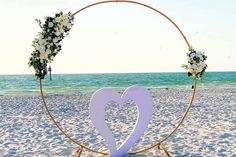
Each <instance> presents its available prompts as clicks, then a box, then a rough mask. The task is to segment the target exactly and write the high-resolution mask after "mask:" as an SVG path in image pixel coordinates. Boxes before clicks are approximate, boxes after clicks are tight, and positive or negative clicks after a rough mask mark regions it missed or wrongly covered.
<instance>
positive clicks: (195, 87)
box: [40, 0, 197, 155]
mask: <svg viewBox="0 0 236 157" xmlns="http://www.w3.org/2000/svg"><path fill="white" fill-rule="evenodd" d="M114 2H115V3H118V2H122V3H131V4H136V5H140V6H143V7H146V8H148V9H151V10H153V11H155V12H157V13H159V14H160V15H162V16H163V17H164V18H166V19H167V20H168V21H169V22H171V23H172V24H173V25H174V26H175V28H176V29H177V30H178V31H179V33H180V34H181V36H182V37H183V39H184V41H185V43H186V44H187V46H188V48H190V44H189V42H188V40H187V38H186V37H185V35H184V34H183V32H182V31H181V30H180V28H179V27H178V26H177V25H176V23H175V22H174V21H173V20H171V19H170V18H169V17H168V16H167V15H165V14H164V13H162V12H161V11H159V10H157V9H155V8H153V7H151V6H149V5H146V4H143V3H140V2H135V1H130V0H109V1H100V2H97V3H93V4H90V5H88V6H86V7H84V8H82V9H80V10H78V11H77V12H75V13H74V14H73V15H77V14H78V13H80V12H82V11H83V10H86V9H88V8H90V7H93V6H96V5H99V4H104V3H114ZM196 89H197V80H196V79H195V80H194V89H193V92H192V96H191V98H190V102H189V105H188V107H187V109H186V111H185V112H184V114H183V116H182V118H181V119H180V121H179V122H178V123H177V125H176V127H175V128H174V129H173V130H172V131H170V133H169V134H168V135H167V136H166V137H164V138H163V139H162V140H161V141H160V142H157V143H155V144H153V145H151V146H149V147H147V148H144V149H141V150H138V151H134V152H129V154H138V153H142V152H145V151H148V150H150V149H153V148H155V147H162V146H161V144H162V143H163V142H165V141H166V140H167V139H168V138H169V137H171V136H172V135H173V134H174V133H175V132H176V130H177V129H178V128H179V127H180V126H181V124H182V123H183V122H184V120H185V118H186V116H187V114H188V113H189V110H190V108H191V106H192V104H193V100H194V97H195V95H196ZM40 95H41V97H42V100H43V104H44V107H45V109H46V112H47V114H48V115H49V117H50V118H51V120H52V121H53V123H54V124H55V125H56V127H57V128H58V129H59V130H60V131H61V132H62V133H63V134H64V135H65V136H66V137H67V138H68V139H69V140H70V141H72V142H73V143H75V144H77V145H78V146H80V147H81V148H83V149H85V150H87V151H90V152H93V153H97V154H102V155H108V152H101V151H97V150H94V149H92V148H89V147H87V146H85V145H83V144H81V143H80V142H78V141H76V140H74V139H73V138H72V137H71V136H69V135H68V134H67V132H66V131H65V130H63V128H62V127H61V126H60V125H59V123H58V122H57V121H56V120H55V118H54V117H53V115H52V114H51V112H50V111H49V108H48V105H47V103H46V100H45V98H44V94H43V82H42V79H40ZM162 149H163V150H164V151H165V152H166V150H165V148H164V147H162ZM166 154H167V155H168V153H166Z"/></svg>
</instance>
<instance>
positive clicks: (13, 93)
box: [0, 84, 236, 96]
mask: <svg viewBox="0 0 236 157" xmlns="http://www.w3.org/2000/svg"><path fill="white" fill-rule="evenodd" d="M129 87H130V86H129ZM141 87H144V86H141ZM38 88H39V87H38ZM103 88H113V89H115V90H117V91H119V92H120V91H124V90H125V89H126V88H128V87H103ZM144 88H146V89H148V90H150V89H183V90H186V89H192V86H191V85H187V86H186V85H179V86H178V85H177V86H163V87H144ZM211 88H236V84H213V85H201V84H200V85H198V86H197V89H211ZM99 89H101V88H98V87H91V88H87V87H81V88H70V89H66V90H65V88H64V89H61V90H60V89H48V88H44V89H43V92H44V94H50V95H53V94H61V95H71V94H76V93H77V94H78V93H93V92H95V91H97V90H99ZM34 95H35V96H40V90H39V89H38V90H36V89H34V90H32V91H29V90H27V91H1V92H0V96H34Z"/></svg>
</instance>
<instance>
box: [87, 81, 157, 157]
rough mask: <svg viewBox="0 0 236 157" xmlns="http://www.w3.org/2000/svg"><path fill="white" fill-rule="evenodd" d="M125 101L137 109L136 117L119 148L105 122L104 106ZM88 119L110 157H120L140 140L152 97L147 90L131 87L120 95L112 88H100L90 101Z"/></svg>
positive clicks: (148, 114) (151, 110)
mask: <svg viewBox="0 0 236 157" xmlns="http://www.w3.org/2000/svg"><path fill="white" fill-rule="evenodd" d="M127 100H133V101H134V102H135V104H136V105H137V108H138V116H137V120H136V123H135V126H134V129H133V130H132V131H131V133H130V134H129V136H128V137H127V138H126V140H125V141H124V142H123V143H122V144H121V146H120V147H119V148H117V146H116V141H115V138H114V136H113V134H112V132H111V131H110V129H109V128H108V126H107V124H106V122H105V108H106V105H107V104H108V103H109V102H111V101H115V102H116V103H118V104H120V105H122V104H123V103H124V102H126V101H127ZM89 106H90V109H89V110H90V111H89V112H90V118H91V121H92V123H93V125H94V126H95V128H96V129H97V130H98V132H99V133H100V134H101V136H102V137H103V138H104V140H105V142H106V143H107V145H108V149H109V151H110V157H121V156H123V155H124V154H126V153H127V152H128V151H129V149H130V148H131V147H132V146H133V145H134V144H135V143H136V142H137V141H138V140H139V139H140V137H141V136H142V135H143V133H144V131H145V129H146V128H147V126H148V124H149V122H150V120H151V118H152V113H153V103H152V97H151V95H150V93H149V92H148V90H147V89H145V88H142V87H138V86H132V87H129V88H127V89H126V90H125V91H124V93H123V94H122V95H120V94H118V93H117V92H116V91H115V90H114V89H112V88H102V89H99V90H98V91H96V92H95V93H94V94H93V96H92V98H91V100H90V105H89Z"/></svg>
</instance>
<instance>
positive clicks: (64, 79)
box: [0, 72, 236, 95]
mask: <svg viewBox="0 0 236 157" xmlns="http://www.w3.org/2000/svg"><path fill="white" fill-rule="evenodd" d="M192 83H193V81H192V79H191V78H189V77H188V76H187V74H186V73H128V74H127V73H121V74H53V75H52V81H50V80H49V75H48V76H47V77H46V78H45V79H44V81H43V84H44V90H45V91H48V92H62V93H64V92H65V93H67V92H73V91H89V90H95V89H99V88H101V87H115V88H125V87H129V86H132V85H139V86H144V87H155V88H172V87H175V88H176V87H191V85H192ZM198 85H199V86H236V72H207V73H206V74H205V75H204V76H203V78H202V80H200V81H198ZM38 91H39V81H38V80H37V79H36V78H35V77H34V75H0V94H1V95H4V94H27V93H28V94H29V93H34V92H38Z"/></svg>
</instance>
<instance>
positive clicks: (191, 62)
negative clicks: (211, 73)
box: [182, 47, 207, 79]
mask: <svg viewBox="0 0 236 157" xmlns="http://www.w3.org/2000/svg"><path fill="white" fill-rule="evenodd" d="M187 57H188V64H187V65H183V66H182V67H184V68H185V69H187V70H188V76H192V77H193V79H201V77H202V75H203V74H204V72H205V70H206V68H207V64H206V63H205V61H206V59H207V56H206V55H205V54H204V52H201V51H198V52H197V51H195V50H194V49H193V48H192V47H191V48H190V49H189V52H188V53H187Z"/></svg>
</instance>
